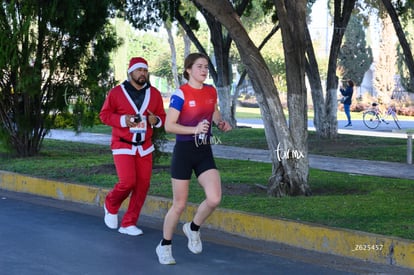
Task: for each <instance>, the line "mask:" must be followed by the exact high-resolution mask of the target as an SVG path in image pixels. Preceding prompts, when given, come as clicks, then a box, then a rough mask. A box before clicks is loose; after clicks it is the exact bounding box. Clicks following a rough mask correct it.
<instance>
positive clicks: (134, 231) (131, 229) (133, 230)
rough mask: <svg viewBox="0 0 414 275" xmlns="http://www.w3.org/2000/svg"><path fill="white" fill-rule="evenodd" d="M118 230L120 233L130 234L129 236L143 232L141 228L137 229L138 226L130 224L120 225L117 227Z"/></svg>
mask: <svg viewBox="0 0 414 275" xmlns="http://www.w3.org/2000/svg"><path fill="white" fill-rule="evenodd" d="M118 232H119V233H122V234H127V235H131V236H139V235H142V234H144V232H142V230H141V229H139V228H138V227H136V226H135V225H130V226H127V227H122V226H121V227H120V228H119V229H118Z"/></svg>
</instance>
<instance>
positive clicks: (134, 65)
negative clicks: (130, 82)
mask: <svg viewBox="0 0 414 275" xmlns="http://www.w3.org/2000/svg"><path fill="white" fill-rule="evenodd" d="M139 68H144V69H148V62H147V60H145V59H144V58H142V57H133V58H131V60H130V61H129V67H128V73H131V72H132V71H134V70H136V69H139Z"/></svg>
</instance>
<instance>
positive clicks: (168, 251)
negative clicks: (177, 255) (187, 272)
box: [155, 242, 175, 264]
mask: <svg viewBox="0 0 414 275" xmlns="http://www.w3.org/2000/svg"><path fill="white" fill-rule="evenodd" d="M155 252H156V253H157V256H158V261H159V262H160V264H175V259H174V258H173V256H172V248H171V245H161V242H160V243H159V244H158V246H157V248H156V249H155Z"/></svg>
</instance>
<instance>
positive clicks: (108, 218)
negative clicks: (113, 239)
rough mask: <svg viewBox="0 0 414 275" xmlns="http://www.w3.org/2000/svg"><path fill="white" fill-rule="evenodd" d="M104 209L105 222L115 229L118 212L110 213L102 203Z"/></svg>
mask: <svg viewBox="0 0 414 275" xmlns="http://www.w3.org/2000/svg"><path fill="white" fill-rule="evenodd" d="M104 210H105V218H104V221H105V224H106V226H108V227H109V228H111V229H116V228H117V227H118V214H111V213H109V212H108V210H107V209H106V206H105V203H104Z"/></svg>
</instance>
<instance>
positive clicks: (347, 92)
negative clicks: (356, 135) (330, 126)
mask: <svg viewBox="0 0 414 275" xmlns="http://www.w3.org/2000/svg"><path fill="white" fill-rule="evenodd" d="M339 91H340V92H341V94H342V96H343V100H342V99H341V103H342V104H344V112H345V115H346V118H347V119H348V124H347V125H345V127H349V126H352V121H351V104H352V95H353V93H354V82H353V81H352V80H348V81H347V86H346V88H345V89H343V88H340V89H339Z"/></svg>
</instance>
